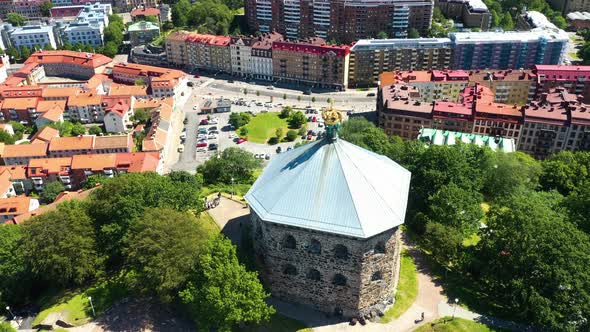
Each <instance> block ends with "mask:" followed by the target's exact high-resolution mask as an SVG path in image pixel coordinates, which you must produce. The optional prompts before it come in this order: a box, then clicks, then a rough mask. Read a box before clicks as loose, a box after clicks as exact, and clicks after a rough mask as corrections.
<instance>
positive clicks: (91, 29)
mask: <svg viewBox="0 0 590 332" xmlns="http://www.w3.org/2000/svg"><path fill="white" fill-rule="evenodd" d="M62 38H63V41H64V42H68V43H70V44H71V45H75V44H77V43H81V44H85V45H92V46H95V47H99V46H102V45H103V43H104V25H103V24H102V23H101V22H99V21H98V20H93V21H86V20H83V19H76V20H75V21H74V22H72V23H70V24H69V25H68V26H67V27H66V28H65V29H63V30H62Z"/></svg>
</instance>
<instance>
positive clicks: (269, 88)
mask: <svg viewBox="0 0 590 332" xmlns="http://www.w3.org/2000/svg"><path fill="white" fill-rule="evenodd" d="M266 88H267V89H268V90H274V88H275V87H274V86H272V85H269V86H267V87H266Z"/></svg>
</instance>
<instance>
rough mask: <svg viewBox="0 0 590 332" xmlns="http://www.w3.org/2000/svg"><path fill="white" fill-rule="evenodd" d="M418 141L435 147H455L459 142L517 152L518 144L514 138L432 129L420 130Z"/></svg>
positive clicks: (495, 149)
mask: <svg viewBox="0 0 590 332" xmlns="http://www.w3.org/2000/svg"><path fill="white" fill-rule="evenodd" d="M418 139H419V140H421V141H423V142H427V143H430V144H435V145H455V144H456V143H457V142H462V143H467V144H475V145H477V146H487V147H489V148H490V149H492V150H494V151H501V152H514V151H516V144H515V143H514V139H512V138H505V137H494V136H484V135H478V134H470V133H461V132H456V131H448V130H440V129H432V128H422V129H420V134H419V135H418Z"/></svg>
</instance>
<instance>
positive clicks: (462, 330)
mask: <svg viewBox="0 0 590 332" xmlns="http://www.w3.org/2000/svg"><path fill="white" fill-rule="evenodd" d="M499 331H503V330H497V329H494V328H491V327H489V326H487V325H485V324H481V323H477V322H473V321H470V320H467V319H462V318H455V319H451V317H443V318H441V319H438V320H435V321H434V322H431V323H427V324H425V325H423V326H421V327H419V328H417V329H415V330H414V332H499Z"/></svg>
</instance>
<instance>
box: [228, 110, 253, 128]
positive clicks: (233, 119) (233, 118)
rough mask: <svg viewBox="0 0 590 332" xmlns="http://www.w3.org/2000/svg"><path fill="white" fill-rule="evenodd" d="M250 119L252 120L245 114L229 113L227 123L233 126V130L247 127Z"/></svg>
mask: <svg viewBox="0 0 590 332" xmlns="http://www.w3.org/2000/svg"><path fill="white" fill-rule="evenodd" d="M251 119H252V116H251V115H250V114H249V113H246V112H241V113H231V114H230V115H229V121H228V123H229V124H230V125H232V126H234V127H235V128H240V127H242V126H245V125H247V124H248V123H249V122H250V120H251Z"/></svg>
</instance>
